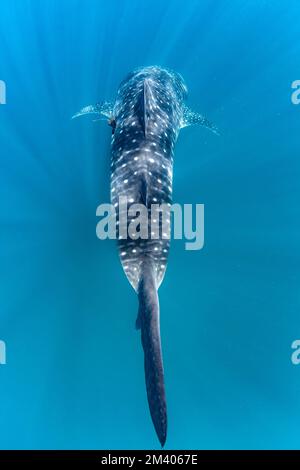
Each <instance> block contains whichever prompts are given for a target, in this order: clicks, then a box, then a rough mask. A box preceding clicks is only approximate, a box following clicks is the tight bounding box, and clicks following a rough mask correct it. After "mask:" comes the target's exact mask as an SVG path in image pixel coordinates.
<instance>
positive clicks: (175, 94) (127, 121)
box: [74, 66, 217, 446]
mask: <svg viewBox="0 0 300 470" xmlns="http://www.w3.org/2000/svg"><path fill="white" fill-rule="evenodd" d="M186 97H187V88H186V86H185V83H184V81H183V79H182V77H181V76H180V75H179V74H177V73H175V72H173V71H171V70H168V69H163V68H161V67H156V66H153V67H143V68H140V69H137V70H135V71H133V72H131V73H130V74H129V75H128V76H127V77H126V78H125V80H124V81H123V82H122V83H121V85H120V87H119V90H118V94H117V99H116V101H115V103H114V104H111V103H107V102H104V103H100V104H96V105H94V106H87V107H85V108H83V109H82V110H81V111H80V112H79V113H77V114H76V115H75V116H74V117H77V116H81V115H84V114H91V113H93V114H97V115H98V116H99V115H100V116H101V115H104V116H106V117H107V118H108V122H109V124H110V125H111V127H112V142H111V202H112V204H113V205H114V208H115V211H116V215H117V224H119V223H120V221H121V217H122V216H124V214H125V212H126V215H127V218H128V222H127V227H125V228H126V229H129V227H130V225H131V224H132V223H133V222H134V220H136V217H137V215H138V214H130V206H131V205H133V204H143V205H144V206H145V208H146V209H145V211H146V212H145V213H144V214H143V215H142V216H141V215H140V221H141V223H142V224H143V223H146V227H147V228H148V236H147V237H146V238H145V237H143V238H141V237H139V236H136V237H135V238H134V237H133V236H131V237H130V236H128V235H127V230H126V233H125V235H124V234H123V233H121V226H120V224H119V225H117V239H118V249H119V255H120V259H121V263H122V266H123V269H124V271H125V274H126V276H127V278H128V280H129V282H130V284H131V285H132V287H133V288H134V289H135V291H136V292H137V295H138V299H139V311H138V318H137V323H136V326H137V328H138V329H140V330H141V340H142V345H143V350H144V368H145V381H146V389H147V398H148V404H149V409H150V414H151V418H152V421H153V424H154V427H155V430H156V433H157V436H158V438H159V441H160V443H161V445H162V446H164V444H165V441H166V437H167V406H166V396H165V385H164V369H163V362H162V351H161V341H160V325H159V301H158V295H157V290H158V288H159V286H160V284H161V282H162V280H163V277H164V274H165V271H166V265H167V257H168V253H169V245H170V240H169V233H168V230H167V233H165V232H164V230H166V227H165V226H164V225H163V224H162V219H161V217H159V214H157V216H156V215H154V217H156V219H157V220H155V218H153V219H152V220H151V212H150V211H151V208H152V209H153V205H159V206H160V205H161V204H166V205H169V206H170V205H171V203H172V177H173V155H174V146H175V143H176V140H177V137H178V133H179V131H180V129H181V128H183V127H186V126H188V125H191V124H200V125H202V126H205V127H207V128H209V129H210V130H212V131H213V132H215V133H217V129H216V128H215V127H214V125H213V124H212V123H210V122H209V121H208V120H207V119H206V118H205V117H204V116H202V115H201V114H198V113H195V112H193V111H191V110H190V109H189V108H187V106H186V105H185V104H184V102H185V99H186ZM121 197H126V198H127V201H128V204H127V206H126V205H125V206H123V205H121V206H120V205H119V203H120V198H121ZM128 209H129V212H128ZM145 219H146V220H145ZM150 221H151V222H155V223H156V225H155V227H156V228H155V229H153V224H151V223H150ZM119 228H120V230H119ZM168 229H169V230H170V227H168ZM153 230H154V231H153Z"/></svg>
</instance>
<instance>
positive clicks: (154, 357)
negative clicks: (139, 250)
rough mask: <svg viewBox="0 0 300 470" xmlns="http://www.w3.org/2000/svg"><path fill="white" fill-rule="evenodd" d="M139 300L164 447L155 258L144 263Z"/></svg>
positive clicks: (152, 403) (152, 402)
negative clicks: (153, 260) (153, 261)
mask: <svg viewBox="0 0 300 470" xmlns="http://www.w3.org/2000/svg"><path fill="white" fill-rule="evenodd" d="M138 297H139V313H138V319H137V328H140V329H141V337H142V345H143V349H144V365H145V379H146V388H147V397H148V403H149V408H150V414H151V418H152V421H153V424H154V427H155V430H156V434H157V437H158V439H159V441H160V443H161V445H162V447H163V446H164V444H165V442H166V438H167V405H166V396H165V385H164V370H163V362H162V352H161V343H160V327H159V302H158V295H157V288H156V282H155V276H154V267H153V263H152V261H151V259H145V260H144V262H143V265H142V273H141V280H140V283H139V289H138Z"/></svg>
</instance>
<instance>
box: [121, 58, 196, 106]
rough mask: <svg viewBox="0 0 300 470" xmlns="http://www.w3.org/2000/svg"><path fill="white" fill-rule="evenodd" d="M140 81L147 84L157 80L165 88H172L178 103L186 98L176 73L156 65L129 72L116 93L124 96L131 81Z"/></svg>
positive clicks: (184, 88) (181, 78) (185, 88)
mask: <svg viewBox="0 0 300 470" xmlns="http://www.w3.org/2000/svg"><path fill="white" fill-rule="evenodd" d="M142 79H145V80H149V82H151V81H153V80H154V81H155V80H157V81H159V82H160V83H163V84H164V85H165V86H170V87H172V89H173V90H174V91H175V94H176V97H177V100H178V101H179V102H183V101H185V100H186V98H187V94H188V89H187V86H186V84H185V81H184V79H183V77H182V76H181V75H180V74H179V73H178V72H174V71H173V70H171V69H168V68H162V67H159V66H156V65H150V66H147V67H139V68H137V69H135V70H133V71H132V72H130V73H129V74H128V75H127V76H126V77H125V79H124V80H123V81H122V82H121V84H120V87H119V92H118V93H119V94H124V92H126V91H127V89H129V87H130V85H131V83H132V81H133V80H142Z"/></svg>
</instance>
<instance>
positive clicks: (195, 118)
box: [181, 106, 220, 135]
mask: <svg viewBox="0 0 300 470" xmlns="http://www.w3.org/2000/svg"><path fill="white" fill-rule="evenodd" d="M193 125H200V126H204V127H206V128H207V129H209V130H210V131H212V132H213V133H214V134H217V135H220V132H219V130H218V128H217V127H216V126H215V125H214V124H213V123H212V122H210V121H209V120H208V119H207V118H206V117H205V116H203V115H202V114H200V113H196V112H194V111H192V110H191V109H190V108H188V107H187V106H185V107H184V109H183V119H182V123H181V128H183V127H187V126H193Z"/></svg>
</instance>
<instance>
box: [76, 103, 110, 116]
mask: <svg viewBox="0 0 300 470" xmlns="http://www.w3.org/2000/svg"><path fill="white" fill-rule="evenodd" d="M113 108H114V105H113V103H109V102H107V101H103V102H102V103H97V104H94V105H90V106H86V107H85V108H82V109H81V110H80V111H79V112H78V113H76V114H74V116H72V119H75V118H77V117H79V116H84V115H85V114H98V116H101V115H103V116H106V117H108V118H109V119H112V118H113ZM98 120H101V119H97V121H98Z"/></svg>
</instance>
